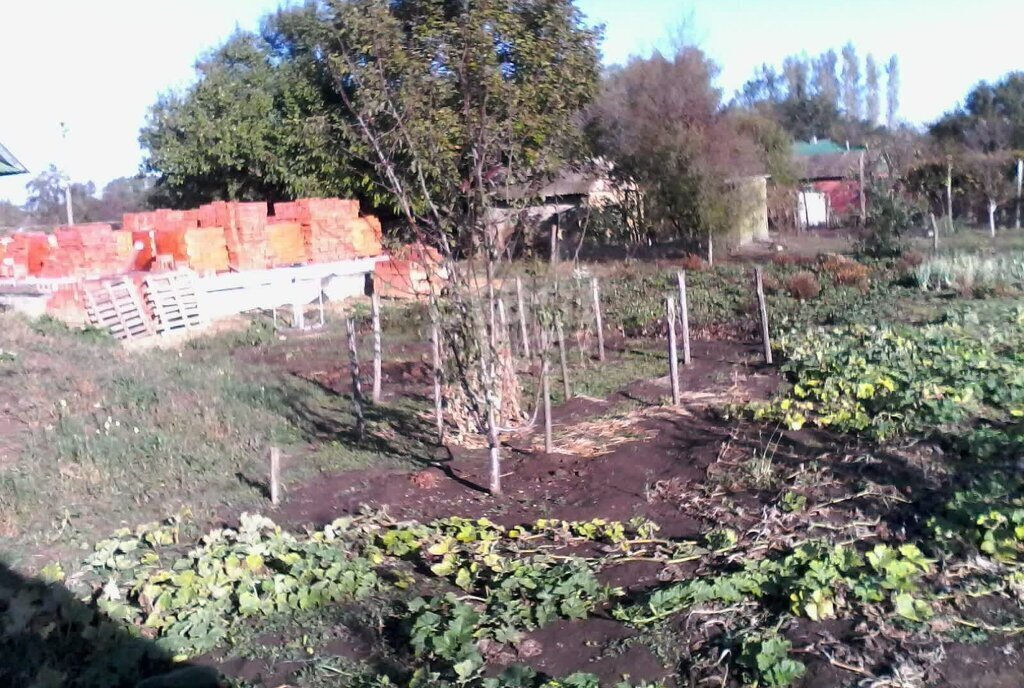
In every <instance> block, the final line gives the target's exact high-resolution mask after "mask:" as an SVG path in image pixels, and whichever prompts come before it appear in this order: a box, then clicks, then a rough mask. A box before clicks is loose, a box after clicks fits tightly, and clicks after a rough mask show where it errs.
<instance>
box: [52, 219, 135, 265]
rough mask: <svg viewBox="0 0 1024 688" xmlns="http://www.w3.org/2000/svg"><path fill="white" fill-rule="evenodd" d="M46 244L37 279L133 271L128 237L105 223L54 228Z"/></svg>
mask: <svg viewBox="0 0 1024 688" xmlns="http://www.w3.org/2000/svg"><path fill="white" fill-rule="evenodd" d="M49 243H50V247H51V250H50V251H49V252H48V253H47V254H46V257H45V259H44V260H43V264H42V266H41V267H40V270H39V276H40V277H102V276H108V275H117V274H121V273H123V272H126V271H128V270H130V269H131V268H132V267H133V264H132V263H133V257H134V254H133V249H132V237H131V235H130V234H128V233H126V232H115V231H113V229H112V228H111V227H110V225H108V224H105V223H100V222H96V223H91V224H82V225H69V226H65V227H58V228H57V229H55V230H54V232H53V235H52V236H51V237H50V238H49Z"/></svg>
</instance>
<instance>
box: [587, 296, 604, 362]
mask: <svg viewBox="0 0 1024 688" xmlns="http://www.w3.org/2000/svg"><path fill="white" fill-rule="evenodd" d="M590 288H591V291H593V293H594V320H595V321H596V322H597V360H599V361H603V360H604V323H603V322H602V321H601V287H600V286H599V285H598V283H597V278H596V277H595V278H593V279H592V280H590Z"/></svg>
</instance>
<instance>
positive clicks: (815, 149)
mask: <svg viewBox="0 0 1024 688" xmlns="http://www.w3.org/2000/svg"><path fill="white" fill-rule="evenodd" d="M847 150H863V148H862V147H861V146H851V147H850V148H849V149H847V147H846V146H841V145H839V144H838V143H836V142H835V141H832V140H830V139H819V140H817V141H796V142H795V143H794V144H793V155H795V156H797V157H801V158H809V157H811V156H814V155H835V154H836V153H846V152H847Z"/></svg>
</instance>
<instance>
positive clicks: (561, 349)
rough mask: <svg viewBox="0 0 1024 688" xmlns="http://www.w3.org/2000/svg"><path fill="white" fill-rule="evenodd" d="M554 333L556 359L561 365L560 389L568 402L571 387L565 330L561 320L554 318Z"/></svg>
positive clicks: (570, 397)
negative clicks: (556, 342) (555, 334)
mask: <svg viewBox="0 0 1024 688" xmlns="http://www.w3.org/2000/svg"><path fill="white" fill-rule="evenodd" d="M555 332H556V333H557V334H558V358H559V359H561V364H562V388H563V390H564V392H565V400H566V401H568V400H569V399H572V385H571V384H570V383H569V356H568V354H567V353H566V351H565V329H564V328H563V327H562V320H561V318H555Z"/></svg>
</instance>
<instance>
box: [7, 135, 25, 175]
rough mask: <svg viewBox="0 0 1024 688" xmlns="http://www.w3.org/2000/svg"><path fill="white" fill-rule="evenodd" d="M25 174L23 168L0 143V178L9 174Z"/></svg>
mask: <svg viewBox="0 0 1024 688" xmlns="http://www.w3.org/2000/svg"><path fill="white" fill-rule="evenodd" d="M25 172H28V170H27V169H25V166H24V165H22V164H21V163H20V162H18V159H17V158H15V157H14V156H13V155H11V152H10V151H9V150H7V149H6V148H4V146H3V144H2V143H0V177H5V176H7V175H9V174H24V173H25Z"/></svg>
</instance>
